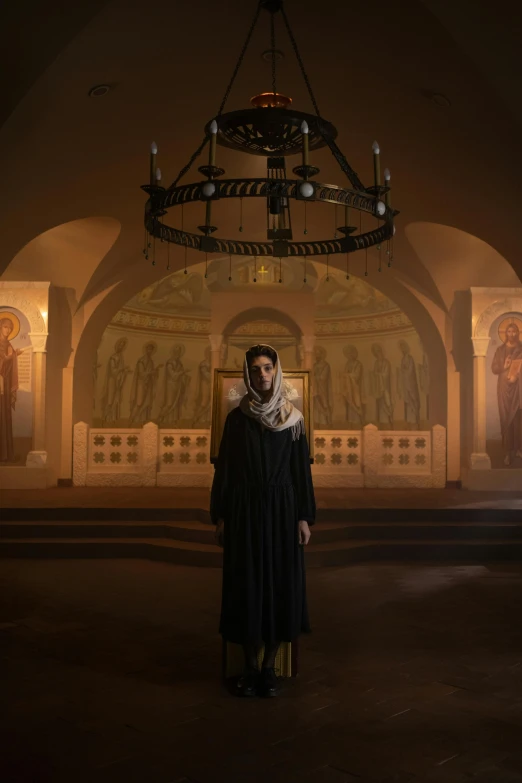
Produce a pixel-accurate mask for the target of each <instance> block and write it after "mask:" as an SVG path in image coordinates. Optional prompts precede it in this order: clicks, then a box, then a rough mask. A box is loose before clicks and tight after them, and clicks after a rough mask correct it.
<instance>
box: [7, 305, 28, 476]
mask: <svg viewBox="0 0 522 783" xmlns="http://www.w3.org/2000/svg"><path fill="white" fill-rule="evenodd" d="M29 332H30V326H29V321H28V320H27V318H26V317H25V315H24V314H23V313H21V312H20V311H18V310H15V309H13V308H0V462H1V463H8V464H13V465H17V464H18V465H21V464H25V460H26V457H27V454H28V453H29V451H30V450H31V444H32V363H31V359H32V347H31V338H30V337H29Z"/></svg>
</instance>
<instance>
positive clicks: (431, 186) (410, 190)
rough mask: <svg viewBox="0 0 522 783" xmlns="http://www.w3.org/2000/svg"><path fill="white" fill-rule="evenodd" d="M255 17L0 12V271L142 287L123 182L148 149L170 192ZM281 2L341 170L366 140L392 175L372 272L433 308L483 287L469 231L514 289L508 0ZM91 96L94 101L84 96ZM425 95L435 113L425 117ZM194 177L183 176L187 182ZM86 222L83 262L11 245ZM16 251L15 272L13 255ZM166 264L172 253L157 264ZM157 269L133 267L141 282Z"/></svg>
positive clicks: (516, 155)
mask: <svg viewBox="0 0 522 783" xmlns="http://www.w3.org/2000/svg"><path fill="white" fill-rule="evenodd" d="M255 2H256V0H228V2H227V3H216V2H211V0H191V2H187V1H186V0H169V2H166V0H157V2H156V3H155V4H154V5H153V6H152V5H151V4H150V3H145V2H143V0H133V1H132V2H130V1H129V0H113V2H107V1H106V0H90V1H89V2H86V1H84V2H80V3H77V4H63V3H61V2H58V0H48V2H45V3H44V2H38V3H36V2H33V3H29V4H27V3H26V4H20V3H18V4H14V3H4V4H3V5H2V10H1V12H0V26H1V27H2V30H3V31H4V35H3V40H4V45H3V48H2V50H1V53H0V54H1V58H2V60H3V62H2V61H0V70H1V71H2V72H3V73H4V74H5V76H6V77H7V78H6V84H5V86H4V88H3V101H2V104H1V113H0V119H1V120H2V121H3V124H2V127H1V128H0V160H1V170H2V179H3V187H2V190H1V193H0V204H1V210H0V230H1V235H2V242H1V243H0V272H2V271H3V272H4V274H5V277H6V278H8V279H16V278H18V279H19V278H20V274H22V272H21V269H23V274H24V275H26V276H30V277H31V279H50V280H51V281H52V282H54V283H55V284H57V285H63V284H64V283H63V281H64V280H66V282H67V285H68V286H69V287H72V288H74V289H75V297H76V300H77V301H78V302H79V301H82V300H83V301H85V300H86V299H88V298H90V297H93V296H95V295H97V294H99V293H100V292H101V291H103V290H104V289H106V288H107V287H108V286H110V285H113V284H114V283H117V282H119V281H124V280H127V281H128V278H129V276H133V275H136V278H138V277H139V278H140V287H142V282H141V280H142V278H143V264H144V263H145V262H144V260H143V256H142V253H141V246H142V242H143V225H142V212H143V202H144V195H143V193H142V192H141V191H140V189H139V185H140V184H142V183H143V182H144V181H146V179H147V173H148V149H149V145H150V142H151V141H152V140H153V139H154V140H155V141H156V142H157V143H158V146H159V164H160V165H161V167H162V170H163V172H164V175H165V178H166V179H167V180H168V181H169V182H170V181H172V180H173V179H174V177H175V176H176V175H177V173H178V171H179V169H181V167H182V166H183V165H184V164H185V162H186V161H187V160H188V158H189V156H190V154H191V153H192V152H193V150H194V149H195V148H196V147H197V145H198V143H199V141H200V140H201V138H202V129H203V126H204V124H205V123H206V122H207V120H208V119H210V118H211V117H212V116H213V115H214V114H215V113H216V111H217V109H218V106H219V102H220V100H221V97H222V94H223V92H224V90H225V86H226V84H227V82H228V79H229V76H230V74H231V71H232V69H233V66H234V64H235V61H236V58H237V55H238V53H239V49H240V46H241V44H242V42H243V39H244V36H245V34H246V30H247V28H248V25H249V23H250V19H251V17H252V15H253V12H254V8H255ZM285 5H286V9H287V13H288V15H289V18H290V20H291V23H292V26H293V28H294V32H295V35H296V38H297V40H298V43H299V46H300V49H301V51H302V54H303V59H304V61H305V65H306V68H307V70H308V72H309V76H310V80H311V82H312V86H313V88H314V91H315V93H316V97H317V100H318V104H319V107H320V109H321V112H322V114H323V116H325V117H326V118H328V119H329V120H331V121H332V122H333V123H334V124H335V125H336V126H337V128H338V129H339V138H338V141H339V144H340V146H341V148H342V149H343V151H344V152H345V154H346V156H347V158H348V160H349V161H350V163H351V164H352V166H353V167H354V168H355V170H356V171H357V172H358V173H359V175H360V176H361V178H362V179H363V181H365V182H370V181H371V177H372V161H371V143H372V141H373V140H374V138H377V139H378V140H379V142H380V144H381V148H382V158H383V165H388V166H389V167H390V169H391V170H392V176H393V180H392V182H393V186H394V191H393V198H394V205H395V206H396V207H397V208H399V209H400V211H401V215H400V217H399V219H398V222H397V228H398V231H397V237H396V259H395V261H396V263H395V267H394V269H393V270H392V271H391V273H390V274H393V275H394V276H395V277H396V278H397V280H399V281H400V280H402V281H404V282H405V283H407V284H408V285H410V286H413V287H414V288H416V289H417V290H419V291H420V292H422V293H423V294H424V295H426V296H427V297H429V298H430V299H432V300H433V301H434V302H436V303H438V304H439V305H440V306H441V307H444V308H446V307H449V304H450V300H451V289H452V283H451V282H448V281H451V275H452V268H453V265H454V264H455V265H456V266H458V267H459V272H458V274H457V275H455V279H454V284H453V288H454V289H457V288H458V287H463V286H465V287H467V286H469V285H474V284H477V285H485V284H495V264H493V263H491V269H490V270H489V268H487V269H486V270H485V268H484V263H483V262H482V261H481V262H479V263H477V259H476V256H475V254H474V252H473V247H475V246H474V245H472V244H470V243H463V242H462V236H463V235H466V234H469V235H470V236H471V237H472V238H476V241H477V245H476V247H480V248H484V247H488V246H489V249H488V250H487V252H484V253H482V255H481V259H484V258H498V256H500V257H502V258H501V262H502V270H503V271H502V275H501V276H502V284H504V285H514V284H517V282H518V280H519V279H520V278H522V252H521V251H522V247H521V242H520V238H519V227H518V224H519V213H520V196H519V182H520V178H521V175H522V162H521V155H520V151H519V135H520V128H521V126H522V109H521V107H522V101H521V100H520V98H521V97H522V96H521V95H520V92H521V87H520V73H522V54H521V47H520V46H519V45H517V40H519V39H517V25H519V24H520V19H517V18H516V17H515V16H514V15H513V12H512V11H511V10H509V9H510V8H511V6H510V5H509V6H508V2H507V0H498V2H497V3H496V4H495V7H494V9H493V8H492V6H491V4H490V3H486V2H485V0H459V2H458V3H454V2H450V1H449V0H423V1H422V2H421V0H399V1H398V2H396V3H390V2H387V3H385V2H382V1H381V0H375V2H372V3H355V2H351V0H326V2H324V3H322V4H319V5H318V4H317V3H316V2H314V1H313V0H285ZM518 13H520V12H518ZM268 33H269V30H268V23H267V20H266V19H261V22H260V24H259V25H258V30H257V32H256V34H255V36H254V39H253V41H252V45H251V47H250V51H249V53H248V56H247V58H246V60H245V63H244V66H243V68H242V70H241V71H240V73H239V76H238V79H237V82H236V85H235V86H234V89H233V91H232V93H231V96H230V99H229V102H228V104H227V107H228V108H240V107H243V106H246V105H248V101H249V98H250V97H251V95H253V94H255V93H256V92H260V91H263V90H266V89H269V88H270V65H269V64H268V63H266V62H265V61H264V60H263V59H262V58H261V53H262V52H263V51H264V50H265V49H267V48H269V34H268ZM277 36H278V38H277V42H276V45H277V47H278V48H280V49H282V50H283V52H284V53H285V58H284V60H283V61H282V63H281V64H280V67H279V81H278V88H279V89H280V90H281V91H282V92H284V93H286V94H289V95H291V96H292V97H293V99H294V105H295V106H296V108H298V109H302V110H305V111H308V110H311V106H310V101H309V98H308V96H307V94H306V89H305V87H304V85H303V83H302V80H301V79H300V76H299V72H298V68H297V66H296V64H295V61H294V59H293V57H292V53H291V47H290V44H289V42H288V39H287V38H286V36H285V35H283V30H282V28H281V27H279V28H278V30H277ZM100 83H106V84H109V85H111V87H112V89H111V91H110V92H109V93H108V95H106V96H105V97H103V98H97V99H93V98H89V97H88V91H89V89H90V88H91V87H92V86H93V85H96V84H100ZM433 93H441V94H443V95H444V96H446V97H447V99H448V100H449V102H450V104H451V105H450V106H439V105H437V104H436V103H435V102H434V101H433V100H432V98H431V95H432V94H433ZM219 163H220V165H223V166H224V167H225V169H227V171H228V172H230V173H231V174H238V175H240V174H247V173H248V172H251V171H259V174H260V175H261V171H262V165H263V161H261V160H259V159H254V158H247V157H243V158H242V157H241V156H238V155H237V154H235V153H233V152H230V151H228V150H221V149H220V150H219ZM314 163H317V165H318V166H319V167H320V168H321V174H320V175H319V179H320V180H321V181H324V182H339V183H340V184H341V183H342V182H343V177H342V175H341V173H340V172H339V170H338V168H337V165H336V163H335V161H334V160H333V158H332V157H331V155H330V153H329V152H327V151H324V150H322V151H320V152H319V153H317V154H316V156H314ZM292 165H294V163H293V162H292V163H291V166H292ZM192 176H193V177H195V178H199V175H198V174H197V172H196V171H194V172H193V175H192ZM91 218H95V219H96V220H94V221H91V222H90V223H86V224H83V225H84V226H90V228H91V230H92V231H93V232H95V231H97V230H99V231H101V232H104V234H103V237H100V239H99V240H96V239H95V238H94V239H92V241H89V243H88V245H89V247H88V252H80V251H79V250H78V252H75V249H74V244H73V243H71V241H70V237H71V236H72V234H71V233H70V232H69V233H67V232H66V233H67V237H68V239H67V244H64V243H63V242H62V243H61V244H60V248H61V250H62V256H60V259H57V258H56V257H53V258H51V257H50V255H49V254H45V253H42V254H41V255H38V254H34V253H33V257H34V258H33V261H32V262H31V264H30V265H28V264H27V263H26V261H27V259H28V258H29V255H28V250H27V249H26V250H25V251H23V248H24V247H25V246H26V245H28V243H30V242H31V241H32V240H35V238H37V237H39V236H40V235H43V234H44V233H45V232H48V231H49V230H50V229H53V228H54V227H57V226H63V225H64V224H68V223H71V222H72V221H80V220H86V219H91ZM107 220H109V221H114V225H117V224H119V225H120V227H121V230H120V233H119V235H118V236H117V238H115V241H114V242H113V243H112V242H110V241H109V242H108V241H107V240H106V238H105V237H106V234H107V226H108V225H109V224H108V223H107V222H106V221H107ZM325 220H326V218H322V217H319V218H318V225H317V228H318V230H322V231H326V232H327V233H331V225H330V224H328V225H327V224H326V222H324V221H325ZM237 222H238V221H237V216H236V215H232V214H228V213H226V214H225V213H224V214H222V215H221V222H220V231H221V232H222V235H224V236H227V235H228V236H231V235H234V234H235V232H236V231H237ZM75 225H78V224H75ZM251 225H252V227H253V228H254V227H255V223H254V220H253V219H252V222H251ZM437 226H439V227H441V228H440V232H439V233H438V232H437ZM408 227H410V228H409V229H408ZM413 227H414V228H413ZM449 229H457V231H455V232H452V231H451V230H449ZM82 230H83V229H82ZM80 236H81V232H80ZM79 241H81V240H79ZM464 245H465V248H466V249H465V252H463V250H462V249H463V247H464ZM35 247H37V245H34V244H33V245H32V248H33V250H34V248H35ZM96 249H98V252H96ZM65 250H66V251H67V252H64V251H65ZM20 251H22V253H25V255H23V256H22V257H23V258H24V259H25V260H24V263H23V264H22V263H21V261H20V258H18V259H16V256H17V254H18V253H20ZM196 260H199V258H197V257H194V258H193V259H191V261H193V262H195V261H196ZM59 264H64V265H66V273H65V267H64V269H63V270H62V271H60V270H59V269H58V266H59ZM181 264H182V258H181V253H180V252H179V251H176V253H175V254H174V257H173V264H172V266H173V268H174V269H175V268H177V267H179V266H180V265H181ZM498 268H499V267H497V271H498ZM163 274H165V272H164V270H159V269H158V270H151V271H150V275H151V278H154V277H160V276H162V275H163ZM441 276H442V277H443V278H444V281H443V282H441ZM485 280H486V282H485ZM479 281H480V282H479ZM371 282H372V283H373V282H374V281H373V280H372V281H371Z"/></svg>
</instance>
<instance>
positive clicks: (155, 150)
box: [150, 141, 158, 155]
mask: <svg viewBox="0 0 522 783" xmlns="http://www.w3.org/2000/svg"><path fill="white" fill-rule="evenodd" d="M150 151H151V153H152V154H153V155H157V154H158V145H157V144H156V142H155V141H153V142H152V144H151V145H150Z"/></svg>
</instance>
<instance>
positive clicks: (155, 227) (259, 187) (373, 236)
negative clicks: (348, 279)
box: [143, 178, 394, 256]
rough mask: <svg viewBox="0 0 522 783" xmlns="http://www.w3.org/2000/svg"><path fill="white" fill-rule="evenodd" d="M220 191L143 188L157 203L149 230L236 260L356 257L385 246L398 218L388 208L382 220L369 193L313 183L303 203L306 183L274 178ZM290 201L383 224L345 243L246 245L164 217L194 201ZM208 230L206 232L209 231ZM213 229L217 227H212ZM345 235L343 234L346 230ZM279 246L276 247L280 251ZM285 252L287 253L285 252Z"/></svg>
mask: <svg viewBox="0 0 522 783" xmlns="http://www.w3.org/2000/svg"><path fill="white" fill-rule="evenodd" d="M213 183H214V185H215V192H214V194H213V195H212V197H211V198H205V196H204V194H203V187H204V185H205V184H206V183H205V182H199V183H194V184H191V185H180V186H178V187H176V188H172V189H168V190H165V189H164V188H159V187H150V186H147V185H145V186H144V187H143V189H144V190H146V191H147V192H148V193H149V194H150V196H151V198H150V199H149V201H148V202H147V205H146V208H145V212H146V222H145V225H146V228H147V231H148V232H149V233H150V234H151V235H152V236H155V237H156V238H157V239H160V240H163V241H164V242H172V243H174V244H177V245H186V246H187V247H190V248H192V249H195V250H205V251H206V252H209V253H215V252H220V253H221V252H224V253H231V254H232V255H245V254H248V255H266V256H269V255H274V256H286V255H288V256H306V255H327V254H336V253H350V252H355V251H356V250H361V249H363V248H366V247H371V246H372V245H374V244H378V243H380V242H385V241H386V240H387V239H390V238H391V237H392V235H393V222H392V221H393V215H394V210H392V209H391V207H385V212H384V213H383V214H382V215H378V216H377V215H376V203H377V200H376V198H375V197H373V196H369V195H368V194H366V193H365V192H361V191H353V190H350V189H348V188H342V187H339V186H337V185H325V184H323V183H320V182H315V181H313V180H309V183H310V185H311V186H312V187H313V189H314V194H313V196H311V197H309V198H303V197H302V196H299V186H300V185H301V184H302V182H301V180H294V179H285V180H273V179H268V178H251V179H227V180H213ZM270 197H277V198H286V199H295V200H296V201H302V202H304V203H306V202H314V201H315V202H317V201H320V202H323V203H328V204H334V205H338V206H343V207H352V208H355V209H357V210H358V211H360V212H367V213H369V214H371V215H373V216H376V217H378V218H379V219H381V220H382V221H383V224H382V225H381V226H379V227H378V228H376V229H373V230H371V231H367V232H364V233H359V234H357V235H356V236H344V237H342V238H339V239H332V238H327V239H321V240H314V241H306V240H305V241H303V242H297V241H296V242H288V241H285V242H284V244H283V245H281V244H280V243H278V241H277V239H275V240H274V242H270V243H269V242H249V241H245V240H233V239H222V238H218V237H211V236H209V235H206V236H205V235H204V236H200V235H198V234H193V233H191V232H188V231H183V230H181V229H176V228H173V227H171V226H168V225H166V224H165V223H164V222H163V221H162V220H160V218H163V217H164V216H165V215H166V214H167V211H168V210H169V209H171V208H172V207H176V206H181V205H184V204H189V203H193V202H200V201H203V202H206V201H219V200H221V199H229V198H265V199H266V198H270ZM203 228H204V227H203ZM209 228H212V227H209ZM340 230H342V229H340ZM274 245H275V247H274ZM285 248H287V250H286V251H285Z"/></svg>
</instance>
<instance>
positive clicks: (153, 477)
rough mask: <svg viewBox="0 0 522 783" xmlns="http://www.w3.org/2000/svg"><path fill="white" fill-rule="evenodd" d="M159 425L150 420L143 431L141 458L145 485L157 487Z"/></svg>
mask: <svg viewBox="0 0 522 783" xmlns="http://www.w3.org/2000/svg"><path fill="white" fill-rule="evenodd" d="M158 436H159V429H158V425H157V424H154V422H152V421H149V422H147V424H145V425H144V427H143V429H142V431H141V438H142V441H141V455H142V456H141V459H142V471H143V473H142V475H143V486H144V487H155V486H156V482H157V475H158Z"/></svg>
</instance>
